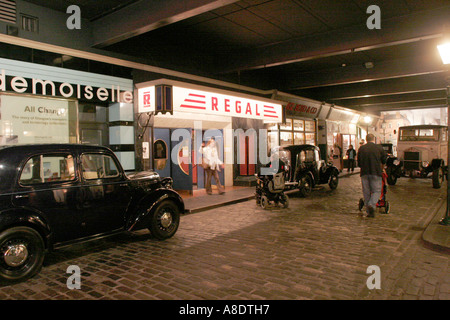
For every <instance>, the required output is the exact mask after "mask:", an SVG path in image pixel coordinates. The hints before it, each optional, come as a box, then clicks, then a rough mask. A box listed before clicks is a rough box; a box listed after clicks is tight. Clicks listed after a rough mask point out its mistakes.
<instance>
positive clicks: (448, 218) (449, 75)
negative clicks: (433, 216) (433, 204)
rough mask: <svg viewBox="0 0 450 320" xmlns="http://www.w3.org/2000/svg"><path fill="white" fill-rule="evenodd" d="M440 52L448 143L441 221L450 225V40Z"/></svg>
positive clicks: (443, 45)
mask: <svg viewBox="0 0 450 320" xmlns="http://www.w3.org/2000/svg"><path fill="white" fill-rule="evenodd" d="M437 48H438V50H439V54H440V55H441V58H442V62H443V63H444V66H445V67H446V69H447V72H446V78H445V81H446V96H447V143H448V144H449V145H448V155H447V210H446V212H445V217H444V218H442V220H441V221H440V222H439V224H441V225H445V226H448V225H450V215H449V210H450V166H449V160H450V41H449V42H446V43H444V44H441V45H438V46H437Z"/></svg>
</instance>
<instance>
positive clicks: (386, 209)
mask: <svg viewBox="0 0 450 320" xmlns="http://www.w3.org/2000/svg"><path fill="white" fill-rule="evenodd" d="M390 211H391V205H390V204H389V201H386V203H385V204H384V213H386V214H388V213H389V212H390Z"/></svg>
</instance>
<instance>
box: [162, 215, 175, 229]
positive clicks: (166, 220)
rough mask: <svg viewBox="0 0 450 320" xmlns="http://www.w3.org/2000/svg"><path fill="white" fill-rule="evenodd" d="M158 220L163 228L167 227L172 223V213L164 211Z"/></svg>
mask: <svg viewBox="0 0 450 320" xmlns="http://www.w3.org/2000/svg"><path fill="white" fill-rule="evenodd" d="M160 221H161V226H162V227H163V228H168V227H169V226H170V225H171V224H172V215H171V214H170V212H164V213H163V214H162V215H161V218H160Z"/></svg>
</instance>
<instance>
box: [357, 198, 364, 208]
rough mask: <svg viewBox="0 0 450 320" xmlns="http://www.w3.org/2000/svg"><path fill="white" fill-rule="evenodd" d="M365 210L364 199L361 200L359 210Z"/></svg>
mask: <svg viewBox="0 0 450 320" xmlns="http://www.w3.org/2000/svg"><path fill="white" fill-rule="evenodd" d="M363 208H364V199H363V198H361V199H359V203H358V210H359V211H362V209H363Z"/></svg>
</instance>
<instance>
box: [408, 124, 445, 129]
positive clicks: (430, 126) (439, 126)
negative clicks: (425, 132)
mask: <svg viewBox="0 0 450 320" xmlns="http://www.w3.org/2000/svg"><path fill="white" fill-rule="evenodd" d="M446 127H447V126H442V125H438V124H421V125H415V126H403V127H399V129H438V128H446Z"/></svg>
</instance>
